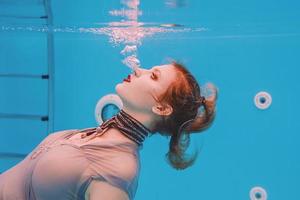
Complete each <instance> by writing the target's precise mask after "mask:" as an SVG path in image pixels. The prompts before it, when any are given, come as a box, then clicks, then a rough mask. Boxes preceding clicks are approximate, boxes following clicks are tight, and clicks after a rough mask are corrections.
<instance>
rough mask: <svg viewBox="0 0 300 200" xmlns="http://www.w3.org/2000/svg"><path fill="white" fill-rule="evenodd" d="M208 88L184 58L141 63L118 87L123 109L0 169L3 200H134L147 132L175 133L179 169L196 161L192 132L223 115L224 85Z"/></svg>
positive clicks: (173, 151) (59, 135) (172, 147)
mask: <svg viewBox="0 0 300 200" xmlns="http://www.w3.org/2000/svg"><path fill="white" fill-rule="evenodd" d="M207 87H208V89H210V90H211V91H212V95H209V97H204V96H203V95H202V94H201V93H202V92H201V91H200V87H199V85H198V83H197V81H196V80H195V78H194V77H193V75H192V74H191V73H190V72H189V71H188V70H187V69H186V67H184V66H183V65H182V64H179V63H177V62H171V63H169V64H166V65H160V66H154V67H152V68H151V69H149V70H148V69H143V68H137V69H136V70H135V71H134V73H133V74H131V75H129V76H128V78H127V79H125V80H124V81H123V82H122V83H119V84H117V85H116V87H115V89H116V92H117V94H118V95H119V97H120V98H121V100H122V102H123V107H122V109H121V111H120V112H119V113H117V114H116V115H114V116H113V117H111V118H110V119H108V120H107V121H105V122H104V123H102V124H101V125H100V126H98V127H92V128H86V129H81V130H80V129H72V130H63V131H57V132H54V133H52V134H50V135H48V136H47V137H46V138H45V139H44V140H43V141H42V142H41V143H40V144H39V145H38V146H37V147H36V148H35V149H34V150H33V151H32V152H31V153H30V154H29V155H28V156H27V157H26V158H25V159H24V160H22V161H21V162H20V163H18V164H17V165H15V166H14V167H12V168H10V169H9V170H7V171H5V172H4V173H3V174H1V175H0V200H13V199H14V200H15V199H18V200H54V199H55V200H71V199H72V200H75V199H76V200H101V199H103V200H128V199H129V200H133V199H134V196H135V193H136V190H137V185H138V177H139V172H140V157H139V156H140V154H139V150H140V147H141V146H142V144H143V141H144V140H145V139H146V137H148V136H151V135H153V134H160V135H162V136H167V137H170V143H169V152H168V153H167V154H166V158H167V161H168V162H169V164H170V165H171V166H172V167H174V168H175V169H178V170H179V169H181V170H182V169H185V168H187V167H189V166H191V165H192V164H193V163H194V161H195V159H196V157H197V153H198V152H196V153H195V154H194V156H193V157H192V158H189V159H188V158H187V157H186V155H185V150H186V149H187V147H188V145H189V139H190V134H191V133H199V132H202V131H203V130H205V129H207V128H208V127H210V125H211V124H212V122H213V120H214V118H215V113H216V100H217V93H218V91H217V88H216V87H215V86H214V85H213V84H211V83H209V84H207ZM201 106H203V109H202V112H199V110H200V109H199V108H201Z"/></svg>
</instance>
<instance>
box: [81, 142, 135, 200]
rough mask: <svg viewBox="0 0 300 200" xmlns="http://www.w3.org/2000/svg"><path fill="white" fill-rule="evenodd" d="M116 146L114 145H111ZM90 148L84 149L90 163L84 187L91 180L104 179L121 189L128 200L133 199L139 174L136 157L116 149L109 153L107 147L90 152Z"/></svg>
mask: <svg viewBox="0 0 300 200" xmlns="http://www.w3.org/2000/svg"><path fill="white" fill-rule="evenodd" d="M113 148H116V147H113ZM92 152H93V151H92V150H91V148H89V150H87V151H85V155H86V158H88V160H90V161H91V162H90V165H89V167H88V169H87V171H86V172H85V175H87V178H88V181H87V182H86V188H87V187H88V186H89V184H90V183H91V182H92V181H105V182H107V183H109V184H110V185H112V186H115V187H117V188H119V189H121V190H123V191H124V192H125V193H126V194H127V195H128V198H129V199H130V200H133V199H134V196H135V193H136V190H137V185H138V176H139V163H138V162H137V160H136V158H135V157H134V156H132V155H131V154H128V153H126V154H125V153H122V152H121V151H120V150H118V151H117V152H115V153H111V152H112V151H111V150H109V147H106V148H103V149H101V151H100V152H99V151H97V153H92Z"/></svg>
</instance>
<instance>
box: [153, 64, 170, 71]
mask: <svg viewBox="0 0 300 200" xmlns="http://www.w3.org/2000/svg"><path fill="white" fill-rule="evenodd" d="M152 69H153V70H159V71H160V72H162V73H172V72H173V73H175V67H174V66H173V65H170V64H169V65H157V66H153V67H152Z"/></svg>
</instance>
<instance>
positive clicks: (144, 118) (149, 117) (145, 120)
mask: <svg viewBox="0 0 300 200" xmlns="http://www.w3.org/2000/svg"><path fill="white" fill-rule="evenodd" d="M122 110H124V111H125V112H126V113H128V114H129V115H130V116H132V117H133V118H135V119H136V120H138V121H139V122H140V123H142V124H143V125H144V126H145V127H146V128H148V129H149V130H150V131H151V132H154V131H155V130H154V120H153V118H154V116H153V114H152V113H145V111H142V112H141V111H136V110H131V109H128V108H126V107H125V106H124V107H123V108H122Z"/></svg>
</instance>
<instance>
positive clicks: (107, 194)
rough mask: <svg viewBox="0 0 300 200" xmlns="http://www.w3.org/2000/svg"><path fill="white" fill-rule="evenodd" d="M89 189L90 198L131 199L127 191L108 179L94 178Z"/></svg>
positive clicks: (97, 199)
mask: <svg viewBox="0 0 300 200" xmlns="http://www.w3.org/2000/svg"><path fill="white" fill-rule="evenodd" d="M87 191H88V197H89V198H88V199H89V200H99V199H106V200H129V194H128V192H127V191H125V190H124V189H123V188H120V187H119V186H116V185H113V184H112V183H109V182H107V181H106V180H100V179H94V180H92V181H91V183H90V185H89V188H88V190H87Z"/></svg>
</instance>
